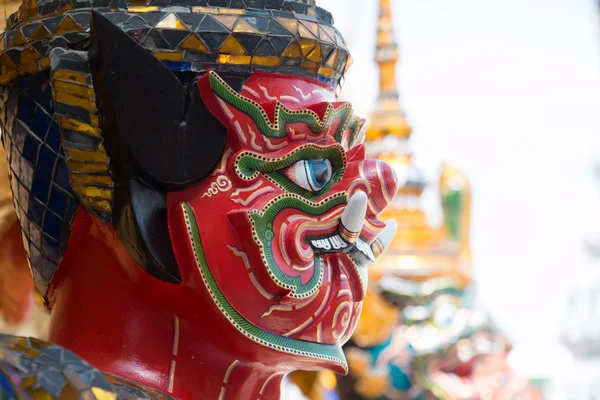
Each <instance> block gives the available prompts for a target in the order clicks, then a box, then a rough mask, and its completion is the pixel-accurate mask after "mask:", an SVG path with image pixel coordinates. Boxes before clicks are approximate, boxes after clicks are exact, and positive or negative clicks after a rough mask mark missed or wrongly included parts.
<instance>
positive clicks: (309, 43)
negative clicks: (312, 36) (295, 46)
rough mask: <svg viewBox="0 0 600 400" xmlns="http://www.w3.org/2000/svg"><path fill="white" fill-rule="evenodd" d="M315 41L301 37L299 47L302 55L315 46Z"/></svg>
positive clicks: (305, 54)
mask: <svg viewBox="0 0 600 400" xmlns="http://www.w3.org/2000/svg"><path fill="white" fill-rule="evenodd" d="M316 45H317V42H315V41H314V40H309V39H302V40H301V41H300V48H301V49H302V55H304V56H307V55H308V54H309V53H310V52H311V50H312V49H314V48H315V46H316Z"/></svg>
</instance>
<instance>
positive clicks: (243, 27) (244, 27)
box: [233, 18, 260, 34]
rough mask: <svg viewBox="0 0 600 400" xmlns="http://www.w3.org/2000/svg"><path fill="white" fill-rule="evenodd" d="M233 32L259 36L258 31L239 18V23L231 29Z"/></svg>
mask: <svg viewBox="0 0 600 400" xmlns="http://www.w3.org/2000/svg"><path fill="white" fill-rule="evenodd" d="M233 31H234V32H244V33H258V34H260V31H259V30H258V29H256V28H255V27H253V26H252V25H250V24H249V23H248V22H247V21H246V20H243V19H241V18H240V20H239V22H238V23H237V25H236V26H235V28H234V29H233Z"/></svg>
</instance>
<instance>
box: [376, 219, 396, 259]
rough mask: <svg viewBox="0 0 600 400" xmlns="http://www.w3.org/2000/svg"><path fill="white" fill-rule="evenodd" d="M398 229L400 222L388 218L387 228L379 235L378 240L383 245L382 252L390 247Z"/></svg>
mask: <svg viewBox="0 0 600 400" xmlns="http://www.w3.org/2000/svg"><path fill="white" fill-rule="evenodd" d="M397 230H398V223H397V222H396V220H394V219H388V220H387V221H385V229H384V230H383V231H382V232H381V233H380V234H379V236H377V240H379V242H380V243H381V246H382V247H383V250H382V251H381V252H382V253H383V252H384V251H385V250H386V249H387V248H388V246H389V245H390V243H392V239H394V236H396V231H397Z"/></svg>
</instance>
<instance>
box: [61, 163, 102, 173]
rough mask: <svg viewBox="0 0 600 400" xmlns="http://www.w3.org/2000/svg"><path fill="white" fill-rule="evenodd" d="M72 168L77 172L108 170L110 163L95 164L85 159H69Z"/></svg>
mask: <svg viewBox="0 0 600 400" xmlns="http://www.w3.org/2000/svg"><path fill="white" fill-rule="evenodd" d="M67 165H68V166H69V168H70V169H72V170H73V171H77V172H89V173H94V172H108V164H94V163H90V162H83V161H73V160H67Z"/></svg>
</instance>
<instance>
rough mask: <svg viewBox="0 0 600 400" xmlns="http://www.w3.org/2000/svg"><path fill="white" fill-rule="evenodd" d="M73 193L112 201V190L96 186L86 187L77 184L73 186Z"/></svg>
mask: <svg viewBox="0 0 600 400" xmlns="http://www.w3.org/2000/svg"><path fill="white" fill-rule="evenodd" d="M72 187H73V191H74V192H75V193H77V194H80V195H82V196H87V197H96V198H98V197H99V198H101V199H105V200H110V199H112V190H111V189H107V188H100V187H96V186H85V185H80V184H78V183H75V184H73V185H72Z"/></svg>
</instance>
